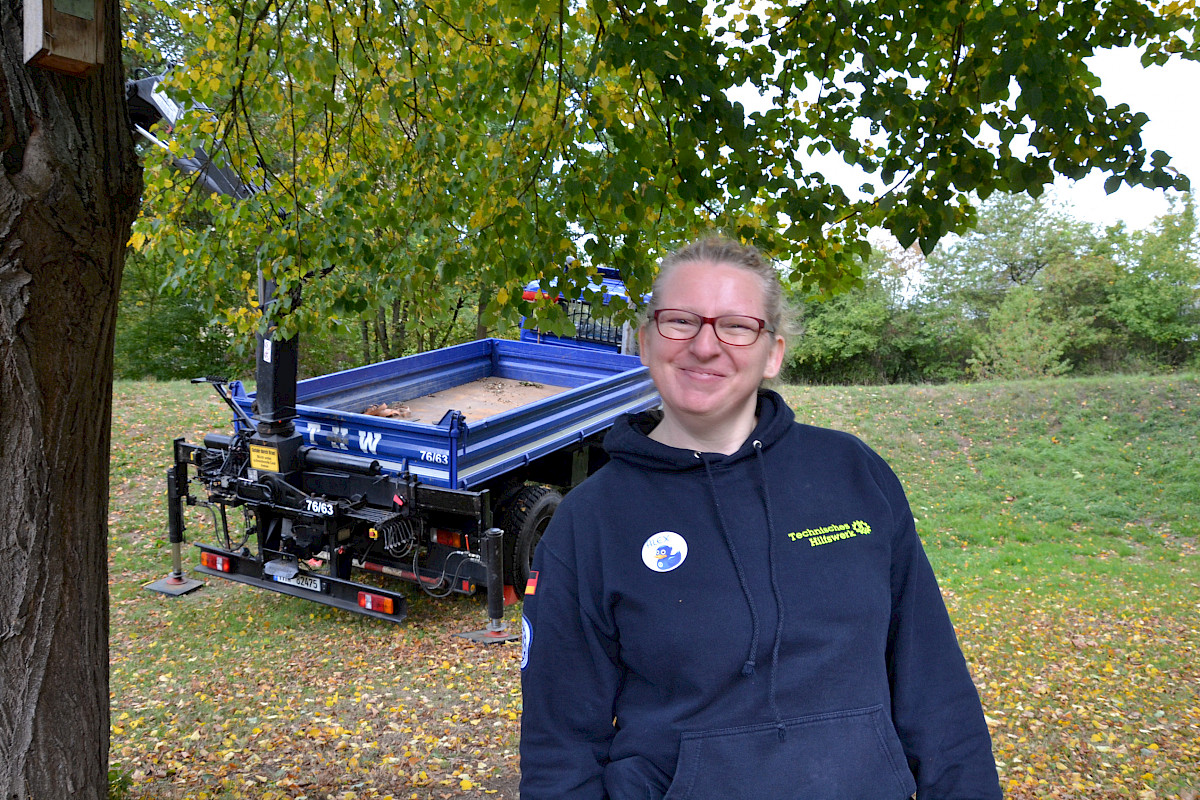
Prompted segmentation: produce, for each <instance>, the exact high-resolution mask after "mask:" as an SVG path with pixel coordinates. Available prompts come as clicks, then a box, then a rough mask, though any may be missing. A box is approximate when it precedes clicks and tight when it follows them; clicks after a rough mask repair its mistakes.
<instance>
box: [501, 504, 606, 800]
mask: <svg viewBox="0 0 1200 800" xmlns="http://www.w3.org/2000/svg"><path fill="white" fill-rule="evenodd" d="M569 517H570V515H569V514H564V513H563V509H562V507H560V509H559V511H558V512H557V513H556V514H555V515H554V519H553V520H552V521H551V524H550V527H549V529H548V530H547V531H546V536H545V537H544V538H543V539H542V541H541V543H540V544H539V545H538V548H537V551H536V554H535V555H534V560H533V570H534V572H535V573H536V575H535V576H533V577H532V578H531V583H532V584H533V585H531V586H530V587H528V588H527V589H526V593H525V600H524V608H523V615H522V635H523V641H522V657H521V688H522V695H523V701H522V703H523V706H522V708H523V710H522V714H521V746H520V747H521V798H522V800H560V798H564V797H570V798H572V799H573V800H575V799H576V798H578V799H579V800H587V799H588V798H605V797H606V796H607V795H606V794H605V790H604V767H605V765H606V764H607V763H608V754H609V748H610V744H611V742H612V738H613V736H614V729H613V717H614V710H613V709H614V703H615V698H616V694H617V688H618V685H619V683H620V669H619V667H618V666H617V644H616V636H615V632H609V631H605V630H603V629H602V628H601V626H599V625H597V624H596V623H595V621H594V617H593V615H592V613H590V612H589V609H588V606H587V603H586V599H584V602H581V599H583V598H581V597H580V588H579V583H578V579H577V575H576V570H575V567H574V562H575V559H574V558H562V557H560V556H559V555H558V553H557V552H556V551H555V549H554V545H555V544H558V543H563V542H567V543H569V542H570V539H569V537H566V536H562V535H559V536H556V535H555V533H556V531H555V529H556V528H559V529H560V530H559V531H557V532H558V533H559V534H563V533H567V532H568V531H566V530H561V529H562V528H563V527H564V526H569V525H570V524H571V523H570V522H569ZM570 555H573V553H572V554H570Z"/></svg>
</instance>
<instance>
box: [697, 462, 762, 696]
mask: <svg viewBox="0 0 1200 800" xmlns="http://www.w3.org/2000/svg"><path fill="white" fill-rule="evenodd" d="M696 458H699V459H700V460H701V461H703V462H704V474H705V475H707V476H708V488H709V491H711V492H712V498H713V505H714V506H716V509H717V524H718V525H720V526H721V536H722V537H723V538H724V539H725V547H727V548H728V549H729V555H730V556H731V557H732V558H733V568H734V570H735V571H736V572H737V579H738V584H739V585H740V586H741V587H742V595H743V596H744V597H745V598H746V605H747V606H749V607H750V627H751V635H750V652H749V654H748V655H747V656H746V662H745V663H744V664H742V674H743V675H745V676H746V677H747V678H749V677H750V676H751V675H753V674H754V654H755V653H756V652H758V607H757V606H755V605H754V598H753V597H751V596H750V587H749V585H747V583H746V571H745V570H744V569H743V568H742V560H741V559H740V558H738V553H737V548H736V547H734V546H733V539H731V538H730V537H729V526H728V525H726V524H725V512H724V511H723V510H722V509H721V497H720V492H718V491H717V484H716V482H715V481H714V480H713V475H712V467H711V466H710V465H709V463H708V459H706V458H704V457H703V456H701V455H700V454H699V453H696Z"/></svg>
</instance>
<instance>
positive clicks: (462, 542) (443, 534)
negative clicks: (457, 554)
mask: <svg viewBox="0 0 1200 800" xmlns="http://www.w3.org/2000/svg"><path fill="white" fill-rule="evenodd" d="M433 538H434V541H436V542H437V543H438V544H444V545H446V547H453V548H454V549H455V550H466V549H467V537H465V536H463V535H462V534H461V533H459V532H457V531H445V530H442V529H441V528H434V529H433Z"/></svg>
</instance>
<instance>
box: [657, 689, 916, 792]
mask: <svg viewBox="0 0 1200 800" xmlns="http://www.w3.org/2000/svg"><path fill="white" fill-rule="evenodd" d="M916 790H917V786H916V783H915V782H914V781H913V777H912V774H911V772H910V771H909V769H908V764H907V762H906V761H905V759H904V751H903V750H902V748H901V747H900V740H899V738H897V736H896V733H895V730H894V729H893V728H892V725H891V724H890V723H889V721H888V719H887V717H886V716H885V715H884V713H883V707H882V706H872V707H870V708H861V709H854V710H851V711H841V712H834V713H828V714H814V715H811V716H806V717H798V718H796V719H790V720H784V721H783V723H782V732H781V729H780V726H779V725H776V724H775V723H764V724H761V725H748V726H744V727H739V728H724V729H722V730H715V731H704V732H700V733H685V734H683V736H682V737H681V740H680V748H679V762H678V765H677V767H676V771H675V779H674V781H673V782H672V783H671V788H670V790H669V791H668V792H667V795H666V798H665V800H702V799H703V798H721V800H734V798H755V799H756V800H761V798H772V799H773V800H788V799H789V798H795V800H899V798H906V797H911V796H912V794H913V792H915V791H916Z"/></svg>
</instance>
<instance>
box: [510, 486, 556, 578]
mask: <svg viewBox="0 0 1200 800" xmlns="http://www.w3.org/2000/svg"><path fill="white" fill-rule="evenodd" d="M561 502H562V495H561V494H559V493H558V492H556V491H554V490H553V489H551V488H550V487H549V486H526V487H525V488H524V489H522V490H521V491H519V492H517V494H516V496H515V497H513V499H512V500H511V501H509V503H508V505H507V506H506V507H505V509H504V514H503V515H502V517H501V523H500V527H501V528H503V529H504V576H505V581H506V582H507V583H510V584H512V587H513V588H514V589H516V590H517V594H518V595H521V596H524V594H525V583H526V582H527V581H528V580H529V568H530V566H531V565H532V564H533V551H534V548H536V547H537V543H538V542H539V541H541V538H542V534H543V533H545V532H546V526H547V525H549V524H550V518H551V517H552V516H554V511H555V509H557V508H558V504H559V503H561Z"/></svg>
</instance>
